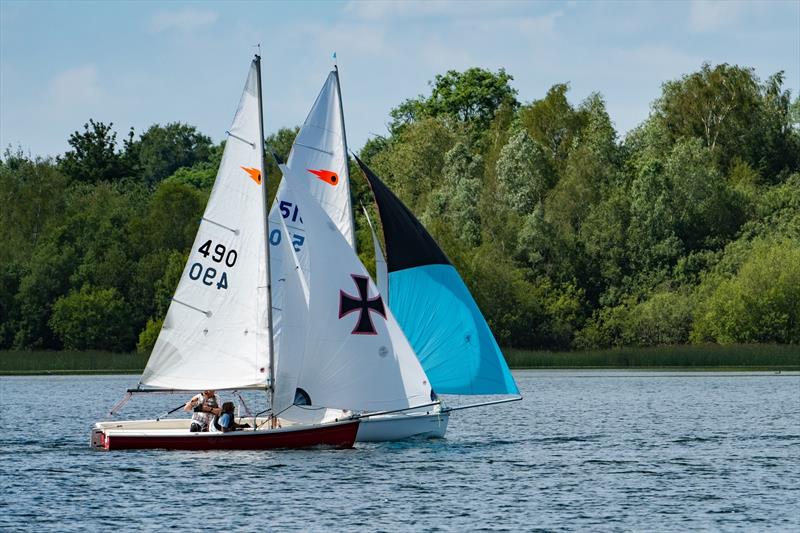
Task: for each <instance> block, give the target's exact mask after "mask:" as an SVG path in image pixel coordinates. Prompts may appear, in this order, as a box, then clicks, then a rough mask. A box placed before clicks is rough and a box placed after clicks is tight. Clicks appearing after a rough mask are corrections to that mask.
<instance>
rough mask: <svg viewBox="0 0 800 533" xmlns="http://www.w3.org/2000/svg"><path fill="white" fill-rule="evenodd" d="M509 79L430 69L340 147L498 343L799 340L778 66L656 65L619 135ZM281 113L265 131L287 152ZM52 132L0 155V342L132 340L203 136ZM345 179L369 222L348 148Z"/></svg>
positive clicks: (176, 256)
mask: <svg viewBox="0 0 800 533" xmlns="http://www.w3.org/2000/svg"><path fill="white" fill-rule="evenodd" d="M512 81H513V77H512V76H511V75H510V74H508V73H506V72H505V71H504V70H502V69H501V70H499V71H497V72H491V71H488V70H484V69H480V68H472V69H468V70H466V71H463V72H457V71H449V72H447V73H445V74H442V75H438V76H436V78H435V79H434V80H433V81H432V82H431V90H430V93H429V94H426V95H420V96H418V97H416V98H411V99H408V100H406V101H405V102H402V103H401V104H400V105H398V106H397V107H395V108H394V109H392V110H391V112H390V121H389V124H388V133H387V135H386V136H381V137H374V138H371V139H370V140H369V141H368V142H367V143H366V144H365V146H364V147H363V148H362V149H361V150H360V154H359V156H360V157H361V158H362V160H364V161H365V162H366V163H367V164H368V165H369V166H370V167H372V168H373V170H375V171H376V173H377V174H378V175H380V176H381V177H382V178H383V179H384V180H385V181H386V182H387V184H388V185H389V186H390V187H391V188H392V190H394V192H395V193H396V194H397V195H398V196H399V197H400V198H401V199H402V200H403V201H404V202H405V203H406V204H407V205H408V206H409V207H410V208H411V209H412V211H414V212H415V213H416V214H417V216H418V218H420V220H421V221H422V222H423V223H424V224H425V226H426V227H427V228H428V230H429V231H430V232H431V233H432V235H433V236H434V238H436V240H437V241H438V242H439V244H440V245H441V246H442V248H443V249H444V251H445V252H446V253H447V255H448V257H449V258H450V259H451V261H452V262H453V263H454V265H455V266H456V267H457V268H458V270H459V271H460V272H461V274H462V277H463V278H464V279H465V281H466V283H467V285H468V286H469V288H470V290H471V291H472V293H473V295H474V296H475V299H476V301H477V303H478V305H479V307H480V308H481V310H482V311H483V313H484V315H485V316H486V318H487V320H488V322H489V324H490V326H491V327H492V330H493V331H494V333H495V335H496V337H497V339H498V341H499V342H500V344H501V345H503V346H510V347H523V348H554V349H573V348H576V349H580V348H594V347H607V346H626V345H636V346H652V345H663V344H685V343H704V342H715V343H734V342H736V343H752V342H774V343H794V344H796V343H800V99H798V98H795V99H794V100H793V101H792V98H791V94H790V92H789V90H787V89H785V88H784V86H783V85H784V79H783V74H782V73H777V74H774V75H773V76H771V77H769V78H768V79H766V80H765V81H761V80H760V79H759V78H758V77H757V76H756V74H755V72H754V70H753V69H751V68H745V67H741V66H736V65H728V64H720V65H715V66H712V65H708V64H704V65H702V67H701V68H700V70H698V71H697V72H694V73H691V74H688V75H686V76H684V77H682V78H680V79H678V80H672V81H668V82H666V83H664V85H663V87H662V92H661V95H660V96H659V98H658V99H657V100H656V101H654V102H653V103H652V112H651V114H650V116H649V117H648V118H647V119H646V120H645V121H644V122H643V123H642V124H641V125H639V126H638V127H637V128H635V129H634V130H633V131H631V132H629V133H628V134H627V135H626V136H625V137H624V138H620V136H619V135H618V133H617V132H616V130H615V129H614V125H613V123H612V121H611V118H610V117H609V115H608V113H607V111H606V106H605V102H604V100H603V98H602V96H601V95H600V94H597V93H595V94H592V95H590V96H589V97H588V98H586V99H585V100H583V101H582V102H580V103H579V104H578V105H577V106H576V105H573V104H572V103H570V101H569V100H568V98H567V96H568V92H569V86H568V85H567V84H558V85H555V86H553V87H551V88H550V90H549V91H547V93H546V94H545V95H543V97H542V98H540V99H538V100H534V101H532V102H528V103H523V102H520V101H519V100H518V99H517V91H516V90H515V89H513V87H512V85H511V82H512ZM297 130H298V128H284V129H281V130H279V131H277V132H275V133H273V134H272V135H270V136H269V137H268V139H267V144H268V145H269V147H270V149H271V150H272V151H274V152H275V153H276V154H277V156H278V157H281V158H285V157H286V156H287V155H288V152H289V149H290V148H291V144H292V142H293V140H294V136H295V134H296V133H297ZM68 143H69V146H70V149H69V150H67V151H66V152H65V153H64V154H62V155H60V156H58V157H56V158H54V159H53V158H42V157H33V156H30V155H26V154H25V153H24V152H22V151H21V150H19V149H17V150H12V149H10V148H9V149H7V150H6V151H5V153H4V155H3V157H2V160H0V202H2V203H1V204H0V205H2V207H1V208H0V317H1V318H2V320H0V348H4V349H8V348H16V349H90V348H92V349H105V350H113V351H129V350H132V349H134V348H135V347H138V348H139V349H140V350H143V351H147V350H148V349H149V348H150V347H152V344H153V343H154V341H155V338H156V336H157V334H158V331H159V329H160V325H161V322H162V321H163V317H164V314H165V313H166V310H167V307H168V305H169V301H170V297H171V295H172V292H173V290H174V288H175V286H176V285H177V282H178V280H179V278H180V275H181V272H182V269H183V265H184V263H185V261H186V258H187V256H188V253H189V248H190V247H191V244H192V240H193V238H194V234H195V232H196V229H197V224H198V220H199V218H200V216H201V214H202V211H203V209H204V207H205V202H206V200H207V198H208V194H209V192H210V188H211V185H212V184H213V181H214V177H215V175H216V170H217V167H218V165H219V161H220V158H221V154H222V148H223V146H222V145H221V144H215V143H213V142H212V141H211V139H210V138H209V137H207V136H205V135H203V134H202V133H200V132H198V131H197V129H196V128H194V127H192V126H189V125H185V124H179V123H175V124H167V125H154V126H152V127H150V128H149V129H147V130H146V131H144V132H143V133H141V134H139V135H138V136H137V135H136V132H134V131H133V130H132V129H131V130H130V131H129V132H128V133H127V135H126V137H125V138H124V139H122V140H121V142H118V140H117V133H116V132H115V131H114V129H113V124H105V123H102V122H96V121H94V120H90V121H89V122H88V123H87V124H85V125H84V127H83V130H82V131H76V132H74V133H73V134H72V135H71V136H70V137H69V140H68ZM268 176H270V177H273V178H276V177H278V176H279V174H278V169H277V167H276V166H275V165H274V163H272V162H270V164H269V168H268ZM351 181H352V189H353V196H354V205H356V206H359V205H365V206H366V207H367V208H368V209H369V210H370V211H371V212H372V219H373V221H376V220H377V216H376V214H375V210H374V206H372V199H371V196H370V192H369V189H368V186H367V185H366V182H365V181H364V180H363V178H362V177H361V175H360V173H359V171H357V170H356V167H355V166H352V167H351ZM269 182H270V183H271V184H273V187H271V189H272V190H271V193H272V194H274V193H275V187H274V185H276V184H277V179H272V180H270V181H269ZM355 211H356V225H357V228H358V229H357V237H358V249H359V252H360V254H361V256H362V259H363V260H364V262H365V264H367V265H368V266H369V265H371V264H372V238H371V236H370V234H369V228H368V226H367V224H366V221H365V219H364V215H363V214H362V212H361V210H360V209H356V210H355Z"/></svg>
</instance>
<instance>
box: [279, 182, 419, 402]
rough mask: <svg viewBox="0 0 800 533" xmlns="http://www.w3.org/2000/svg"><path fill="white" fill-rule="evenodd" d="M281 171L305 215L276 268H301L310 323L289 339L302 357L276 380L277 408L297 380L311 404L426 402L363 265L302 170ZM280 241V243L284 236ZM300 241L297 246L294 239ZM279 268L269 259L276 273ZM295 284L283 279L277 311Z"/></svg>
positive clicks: (413, 361)
mask: <svg viewBox="0 0 800 533" xmlns="http://www.w3.org/2000/svg"><path fill="white" fill-rule="evenodd" d="M284 172H285V174H284V184H285V186H284V199H285V201H287V202H291V204H292V205H293V206H296V207H297V209H298V221H299V220H300V219H302V224H299V225H294V226H293V227H292V229H291V230H286V231H291V232H292V233H293V235H295V236H297V237H301V238H302V239H300V238H295V239H293V243H294V244H293V246H292V247H291V248H290V249H291V251H292V253H293V259H292V261H291V262H290V261H289V260H288V258H287V259H284V261H283V262H282V263H283V266H282V267H279V268H281V270H280V271H282V272H285V273H288V272H291V271H292V270H295V271H297V270H300V271H302V273H303V276H304V279H305V282H306V284H307V289H308V327H306V328H304V330H305V334H304V335H303V339H302V342H298V341H297V340H293V341H292V346H293V348H294V349H298V348H299V346H301V345H302V353H293V354H291V356H292V357H298V360H301V361H302V368H299V371H298V374H297V376H296V378H293V379H292V378H289V377H288V376H286V375H285V374H284V373H283V372H281V373H280V376H281V378H280V379H276V395H275V397H276V405H275V412H278V413H279V412H281V411H282V410H283V409H285V408H286V407H288V406H289V405H290V403H289V400H288V399H289V398H293V397H294V392H295V390H294V388H292V387H295V386H297V387H300V388H302V389H303V390H304V391H305V392H306V393H307V394H308V396H309V397H310V399H311V403H312V405H313V406H324V407H334V408H341V409H353V410H363V411H380V410H388V409H403V408H407V407H412V406H417V405H421V404H425V403H427V402H429V401H430V397H431V388H430V384H429V383H428V380H427V377H426V375H425V373H424V372H423V370H422V367H421V366H420V364H419V361H418V360H417V358H416V355H415V354H414V352H413V350H412V348H411V346H410V344H409V343H408V340H407V339H406V338H405V335H403V332H402V331H401V330H400V327H399V325H398V324H397V321H396V320H395V318H394V316H393V315H392V313H391V312H390V311H389V309H388V306H386V305H385V304H384V303H383V300H382V297H381V296H380V295H379V294H378V292H377V290H376V288H375V285H374V284H373V282H372V280H371V279H370V278H369V274H368V273H367V271H366V269H365V268H364V266H363V265H362V264H361V262H360V261H359V259H358V257H357V256H356V255H355V252H354V251H353V249H352V248H351V247H350V246H349V244H348V243H347V241H346V240H345V239H344V237H343V236H342V235H341V233H340V232H339V229H338V228H337V226H336V225H335V224H334V223H333V221H332V220H331V219H330V218H329V217H328V216H327V215H326V214H325V212H324V211H323V210H322V209H321V208H320V206H319V204H318V203H317V202H316V200H315V199H314V198H312V197H311V196H310V195H309V193H308V192H307V191H306V189H305V187H304V186H303V185H302V184H298V182H299V181H300V180H302V179H303V177H302V176H296V175H295V173H294V171H292V170H291V169H286V168H284ZM289 225H290V224H289V223H288V222H287V223H286V226H289ZM281 242H282V243H284V245H285V242H286V241H284V240H282V241H281ZM298 242H302V245H301V246H300V245H296V243H298ZM275 249H276V246H273V247H272V250H273V251H275ZM277 255H278V254H277V253H273V257H272V259H271V260H272V261H274V262H277V260H278V257H277ZM273 265H275V263H273ZM283 268H285V271H284V270H283ZM276 271H278V270H276V267H275V266H273V273H274V272H276ZM299 290H300V287H297V286H295V288H294V289H293V288H292V284H291V283H286V284H284V290H283V297H282V300H283V302H284V303H282V304H281V305H277V304H276V315H277V314H282V315H284V314H285V313H286V312H287V308H286V307H282V306H287V305H290V303H289V302H290V301H291V300H294V299H295V296H293V295H292V292H293V291H294V292H297V291H299ZM278 308H280V309H278ZM284 318H285V317H282V318H281V322H282V323H283V328H282V331H281V332H280V333H276V336H278V337H281V338H283V337H285V336H286V335H288V334H290V332H289V329H290V328H289V326H288V324H289V320H288V319H287V320H284ZM276 323H277V321H276ZM292 330H293V332H292V333H291V334H292V335H296V334H298V330H297V329H294V328H292ZM280 342H281V345H280V346H281V348H280V349H278V348H276V351H278V359H279V360H280V361H282V360H283V357H284V356H286V355H287V354H285V353H284V351H283V344H282V343H283V342H284V341H283V340H281V341H280ZM281 364H282V363H279V365H278V366H279V367H280V366H281ZM284 387H290V390H286V389H283V388H284ZM278 398H283V399H284V400H283V402H284V403H279V400H278Z"/></svg>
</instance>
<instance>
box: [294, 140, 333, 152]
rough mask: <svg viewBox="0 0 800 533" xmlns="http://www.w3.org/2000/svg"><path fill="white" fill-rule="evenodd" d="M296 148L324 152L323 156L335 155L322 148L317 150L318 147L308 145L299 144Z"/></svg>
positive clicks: (296, 144)
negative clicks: (300, 147)
mask: <svg viewBox="0 0 800 533" xmlns="http://www.w3.org/2000/svg"><path fill="white" fill-rule="evenodd" d="M294 145H295V146H302V147H303V148H308V149H309V150H315V151H317V152H322V153H323V154H328V155H333V152H329V151H327V150H323V149H322V148H317V147H316V146H309V145H307V144H300V143H298V142H296V143H294Z"/></svg>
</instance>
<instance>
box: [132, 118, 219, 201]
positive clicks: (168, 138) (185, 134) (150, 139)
mask: <svg viewBox="0 0 800 533" xmlns="http://www.w3.org/2000/svg"><path fill="white" fill-rule="evenodd" d="M213 152H214V150H213V146H212V143H211V139H210V138H209V137H207V136H206V135H203V134H201V133H199V132H198V131H197V128H195V127H194V126H189V125H187V124H181V123H180V122H174V123H170V124H167V125H166V126H161V125H159V124H154V125H153V126H150V128H148V129H147V131H145V132H144V133H143V134H142V135H141V136H140V138H139V139H138V140H137V141H134V142H131V143H129V144H128V145H127V146H126V157H127V158H128V159H129V160H131V161H133V162H134V165H135V166H134V168H135V173H136V175H137V176H138V177H139V179H140V180H141V181H142V182H143V183H145V184H147V185H148V186H154V185H157V184H158V183H159V182H161V181H162V180H164V179H165V178H166V177H168V176H170V175H171V174H172V173H174V172H175V171H176V170H178V169H179V168H181V167H191V166H193V165H195V164H196V163H202V162H204V161H208V160H209V159H210V158H211V157H212V155H213Z"/></svg>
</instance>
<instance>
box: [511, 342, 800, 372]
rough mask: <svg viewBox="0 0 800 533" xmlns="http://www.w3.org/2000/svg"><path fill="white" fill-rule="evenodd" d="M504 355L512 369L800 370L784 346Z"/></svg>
mask: <svg viewBox="0 0 800 533" xmlns="http://www.w3.org/2000/svg"><path fill="white" fill-rule="evenodd" d="M504 353H505V356H506V360H507V361H508V365H509V366H510V367H511V368H682V369H689V370H692V369H696V370H700V369H703V370H708V369H715V368H716V369H720V370H737V369H741V370H800V346H793V345H783V344H733V345H727V346H720V345H717V344H702V345H682V346H657V347H652V348H611V349H607V350H586V351H580V352H551V351H540V350H517V349H513V348H509V349H507V350H505V352H504Z"/></svg>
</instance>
